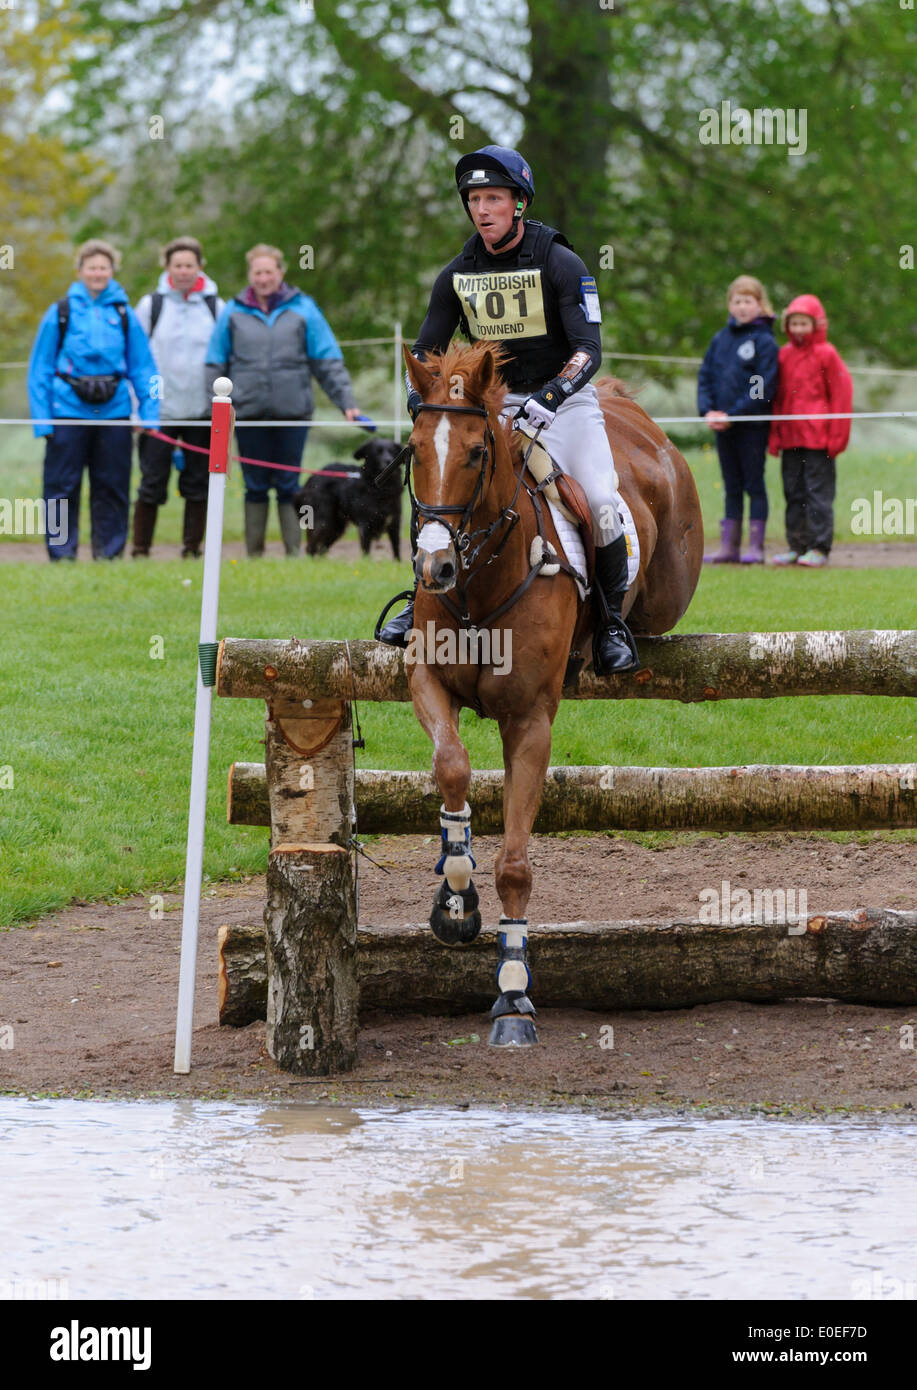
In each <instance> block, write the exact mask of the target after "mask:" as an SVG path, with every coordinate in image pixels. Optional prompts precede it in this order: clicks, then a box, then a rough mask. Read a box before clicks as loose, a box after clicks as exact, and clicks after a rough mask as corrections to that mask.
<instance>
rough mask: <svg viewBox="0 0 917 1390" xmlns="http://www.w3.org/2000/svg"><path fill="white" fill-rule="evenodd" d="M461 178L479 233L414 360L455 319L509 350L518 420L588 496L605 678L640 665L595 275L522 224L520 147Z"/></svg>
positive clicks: (444, 281) (477, 156)
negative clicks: (625, 612) (605, 411)
mask: <svg viewBox="0 0 917 1390" xmlns="http://www.w3.org/2000/svg"><path fill="white" fill-rule="evenodd" d="M455 180H456V183H457V185H458V190H459V193H460V194H461V198H462V202H463V203H464V205H465V211H466V212H467V214H468V216H469V218H470V219H471V221H472V222H473V223H474V226H475V229H476V230H475V234H474V236H472V237H471V238H470V240H468V241H467V242H466V243H465V246H464V249H463V250H462V251H461V252H460V254H459V255H458V256H456V257H455V259H454V260H452V261H450V262H449V264H448V265H447V266H446V267H445V269H444V270H442V271H441V272H440V274H439V275H438V277H437V279H436V282H435V284H434V286H433V292H432V294H431V296H430V305H429V308H428V310H427V316H426V318H425V319H424V322H423V326H422V327H421V330H420V333H419V334H418V337H417V341H416V343H415V344H414V355H415V356H416V357H418V358H420V359H423V358H424V357H425V356H426V354H427V353H428V352H442V351H445V349H446V348H447V347H448V345H449V342H450V341H451V339H452V336H453V334H454V333H455V331H456V329H457V328H458V326H459V325H461V328H462V332H463V333H464V334H465V336H466V337H467V338H469V339H471V338H473V339H477V340H485V341H487V342H493V343H498V344H499V345H500V346H501V347H503V348H505V349H506V350H507V352H508V353H509V360H508V361H506V362H505V363H504V365H503V367H502V368H501V372H502V375H503V377H504V380H505V381H506V382H507V385H508V386H509V392H508V394H507V397H506V406H507V407H511V408H514V409H515V408H516V407H519V409H518V411H517V416H521V417H522V418H523V419H524V420H526V421H527V422H528V423H529V425H530V426H532V427H534V428H537V427H538V426H541V430H542V434H544V433H545V432H547V431H548V430H550V435H549V438H548V439H547V441H546V447H547V448H548V451H549V452H550V454H551V456H552V458H553V459H554V461H555V462H556V463H557V464H559V465H560V467H561V468H562V469H563V470H564V472H566V473H569V474H570V475H571V476H572V477H573V478H575V479H576V481H577V482H578V483H580V484H581V485H582V487H583V489H584V491H585V493H586V496H587V498H588V499H589V505H590V509H591V512H592V520H593V528H594V531H595V540H596V551H595V584H596V588H597V590H598V596H599V601H600V621H599V623H598V624H597V627H596V632H595V636H594V638H593V665H594V668H595V670H596V673H597V674H598V675H608V674H610V673H611V672H612V671H629V670H633V669H635V668H636V667H637V665H638V664H639V663H638V661H637V655H636V648H635V646H634V642H633V638H632V637H631V635H630V633H629V631H628V629H627V627H626V625H625V623H624V620H623V618H622V617H621V603H622V601H623V599H624V596H625V594H626V592H627V587H628V583H627V542H626V539H625V536H624V531H623V526H622V523H621V519H620V517H619V515H618V508H617V504H616V500H615V471H614V461H613V459H612V455H611V448H610V445H609V443H608V436H607V434H606V433H605V422H604V418H603V415H602V411H601V408H600V406H599V401H598V396H597V394H596V390H595V387H594V386H592V385H590V384H589V382H590V378H591V377H592V376H593V375H594V373H595V372H596V370H597V369H598V366H599V363H600V362H601V360H602V346H601V340H600V335H599V323H600V321H601V313H600V310H599V300H598V291H597V289H596V284H595V280H594V279H593V278H592V276H590V275H589V273H588V271H587V269H586V266H585V265H584V264H583V262H582V261H581V260H580V258H579V256H577V255H575V254H574V252H573V248H572V247H571V246H570V243H569V242H568V241H567V239H566V237H564V236H563V235H562V233H560V232H558V231H555V229H554V228H553V227H547V226H545V225H544V224H543V223H541V222H535V221H528V222H524V221H523V220H522V215H523V212H524V211H525V210H526V209H527V208H529V207H531V205H532V201H533V199H534V197H535V187H534V184H533V182H532V175H531V171H530V169H529V166H528V164H527V163H526V161H525V160H524V159H523V157H522V155H521V154H519V152H518V151H517V150H511V149H506V148H505V147H504V146H502V145H485V146H484V148H483V149H480V150H476V151H475V152H474V153H473V154H467V155H463V157H462V158H461V159H460V160H459V162H458V164H457V165H456V166H455ZM407 404H408V410H409V412H410V414H411V418H412V419H414V418H415V416H416V408H417V406H418V405H419V404H420V396H419V394H418V393H417V392H416V391H415V390H414V389H413V387H412V386H411V383H410V381H408V402H407ZM415 590H416V584H415ZM413 625H414V603H413V599H412V600H411V602H410V603H408V605H407V606H406V607H405V608H404V609H403V610H402V612H400V613H398V614H397V615H396V616H395V617H394V618H392V619H391V621H390V622H388V623H387V624H386V625H385V627H384V628H383V629H382V632H381V633H380V636H381V638H382V641H383V642H388V643H390V644H391V645H392V646H405V645H406V644H407V641H408V634H409V632H410V631H411V628H412V627H413Z"/></svg>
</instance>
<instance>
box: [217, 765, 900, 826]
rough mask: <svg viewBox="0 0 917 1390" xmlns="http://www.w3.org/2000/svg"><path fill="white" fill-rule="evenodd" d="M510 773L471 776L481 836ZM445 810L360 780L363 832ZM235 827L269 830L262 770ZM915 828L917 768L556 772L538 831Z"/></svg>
mask: <svg viewBox="0 0 917 1390" xmlns="http://www.w3.org/2000/svg"><path fill="white" fill-rule="evenodd" d="M502 796H503V773H502V772H473V773H472V774H471V790H470V792H469V795H468V800H469V803H470V805H471V811H472V817H473V822H474V830H475V834H477V835H497V834H502V833H503V804H502ZM441 801H442V797H441V796H440V793H439V789H438V788H437V786H436V783H435V781H434V780H433V775H432V773H429V772H377V771H370V770H361V771H358V772H357V774H356V803H357V821H358V825H359V829H360V830H361V831H362V832H364V833H365V834H367V835H420V834H425V833H428V832H429V831H430V828H431V826H432V827H435V826H436V824H437V817H438V815H439V807H440V803H441ZM227 819H228V820H229V822H230V824H232V825H269V824H270V807H269V805H268V793H267V778H266V774H265V770H264V765H263V764H262V763H233V765H232V767H231V768H230V775H229V800H228V809H227ZM911 826H917V764H914V763H910V764H907V763H904V764H897V763H894V764H887V765H885V764H873V765H868V766H864V767H794V766H785V767H765V766H760V767H758V766H751V767H698V768H690V767H671V768H670V767H552V768H549V769H548V775H547V777H546V779H545V784H544V792H543V794H542V800H541V806H540V807H539V810H538V815H537V817H536V820H535V831H536V833H540V834H550V833H552V832H555V831H558V830H598V831H603V830H612V829H614V830H733V831H751V830H876V829H899V830H900V829H905V828H907V827H911Z"/></svg>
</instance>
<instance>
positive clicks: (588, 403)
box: [503, 382, 623, 545]
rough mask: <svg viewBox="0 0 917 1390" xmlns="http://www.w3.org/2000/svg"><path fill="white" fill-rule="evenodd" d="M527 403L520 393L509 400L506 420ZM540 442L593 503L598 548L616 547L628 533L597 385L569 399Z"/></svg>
mask: <svg viewBox="0 0 917 1390" xmlns="http://www.w3.org/2000/svg"><path fill="white" fill-rule="evenodd" d="M527 399H528V397H527V396H520V395H516V394H514V393H511V394H510V395H508V396H507V397H506V402H505V405H504V407H503V415H504V418H509V419H511V418H512V416H513V415H515V413H516V411H517V410H518V409H519V407H520V406H521V405H522V404H523V403H524V402H525V401H526V400H527ZM538 439H539V443H541V444H543V445H544V447H545V448H546V449H547V451H548V453H549V454H550V455H551V457H552V458H553V459H554V461H555V463H558V464H559V465H560V467H561V468H562V469H563V470H564V472H565V473H569V474H570V476H571V478H575V479H576V481H577V482H578V483H579V484H580V486H581V487H582V489H583V491H584V492H585V494H586V496H587V498H588V499H589V506H590V509H591V511H592V524H593V529H594V532H595V543H596V545H610V544H611V542H612V541H613V540H615V539H616V538H617V537H618V536H620V535H621V532H622V530H623V527H622V525H621V518H620V517H619V516H618V507H617V489H618V478H617V474H616V473H615V464H614V459H613V458H612V454H611V445H610V444H609V443H608V435H607V434H606V433H605V417H604V416H603V414H602V409H601V406H600V405H599V398H598V395H597V394H596V389H595V387H594V386H593V385H592V383H591V382H587V384H586V385H585V386H584V387H583V388H582V389H581V390H580V391H577V392H576V394H575V395H573V396H568V397H567V398H566V400H565V401H564V402H563V404H562V405H561V406H560V407H559V408H558V410H557V414H556V415H555V416H554V419H553V420H552V421H551V424H550V426H549V427H548V428H547V429H545V430H542V432H541V434H540V435H539V436H538Z"/></svg>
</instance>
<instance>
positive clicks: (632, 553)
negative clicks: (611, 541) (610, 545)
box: [616, 492, 640, 585]
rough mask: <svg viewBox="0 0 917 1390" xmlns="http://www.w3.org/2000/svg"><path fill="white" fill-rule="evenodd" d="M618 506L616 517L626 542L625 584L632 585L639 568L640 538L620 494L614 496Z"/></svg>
mask: <svg viewBox="0 0 917 1390" xmlns="http://www.w3.org/2000/svg"><path fill="white" fill-rule="evenodd" d="M616 500H617V504H618V516H619V517H620V518H621V525H622V526H623V527H624V539H625V540H626V541H627V582H628V585H630V584H633V582H634V580H635V579H636V577H637V570H638V569H639V568H640V537H639V536H638V535H637V528H636V526H635V525H634V518H633V514H632V512H631V509H630V507H629V506H628V505H627V503H626V502H625V501H624V498H623V497H622V496H621V494H620V492H619V493H617V494H616Z"/></svg>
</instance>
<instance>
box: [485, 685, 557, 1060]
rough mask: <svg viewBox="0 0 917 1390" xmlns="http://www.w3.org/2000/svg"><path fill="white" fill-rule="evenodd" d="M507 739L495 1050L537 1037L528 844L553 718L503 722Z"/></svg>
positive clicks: (538, 712)
mask: <svg viewBox="0 0 917 1390" xmlns="http://www.w3.org/2000/svg"><path fill="white" fill-rule="evenodd" d="M500 733H501V735H502V737H503V764H504V768H505V777H504V783H503V826H504V835H503V845H502V848H501V850H500V853H499V855H498V856H497V862H496V866H495V874H494V877H495V879H496V884H497V893H498V894H499V897H500V902H501V904H502V906H503V916H502V917H501V918H500V937H499V945H500V963H499V965H498V966H497V988H498V989H499V991H500V996H499V998H498V999H497V1002H496V1003H495V1004H494V1006H493V1008H492V1010H491V1013H490V1016H491V1018H492V1019H493V1028H492V1029H491V1034H490V1043H491V1046H492V1047H530V1046H532V1044H533V1043H537V1041H538V1035H537V1034H536V1032H535V1024H534V1023H533V1022H532V1019H533V1016H534V1013H535V1007H534V1005H533V1004H532V1001H531V999H530V998H529V996H528V991H529V990H530V989H531V987H532V976H531V972H530V970H529V968H528V964H527V962H526V943H527V939H528V921H527V918H526V916H525V911H526V908H527V906H528V901H529V896H530V894H531V891H532V870H531V867H530V866H529V858H528V841H529V836H530V835H531V833H532V825H533V824H534V821H535V816H536V814H537V812H538V806H539V803H540V801H541V794H542V790H543V788H544V779H545V773H546V772H547V770H548V763H549V761H550V757H551V717H550V715H549V714H548V712H547V710H544V709H540V708H538V707H537V706H536V708H535V709H533V710H530V711H529V712H528V713H527V714H525V715H521V716H512V717H510V718H506V719H504V720H501V722H500Z"/></svg>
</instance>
